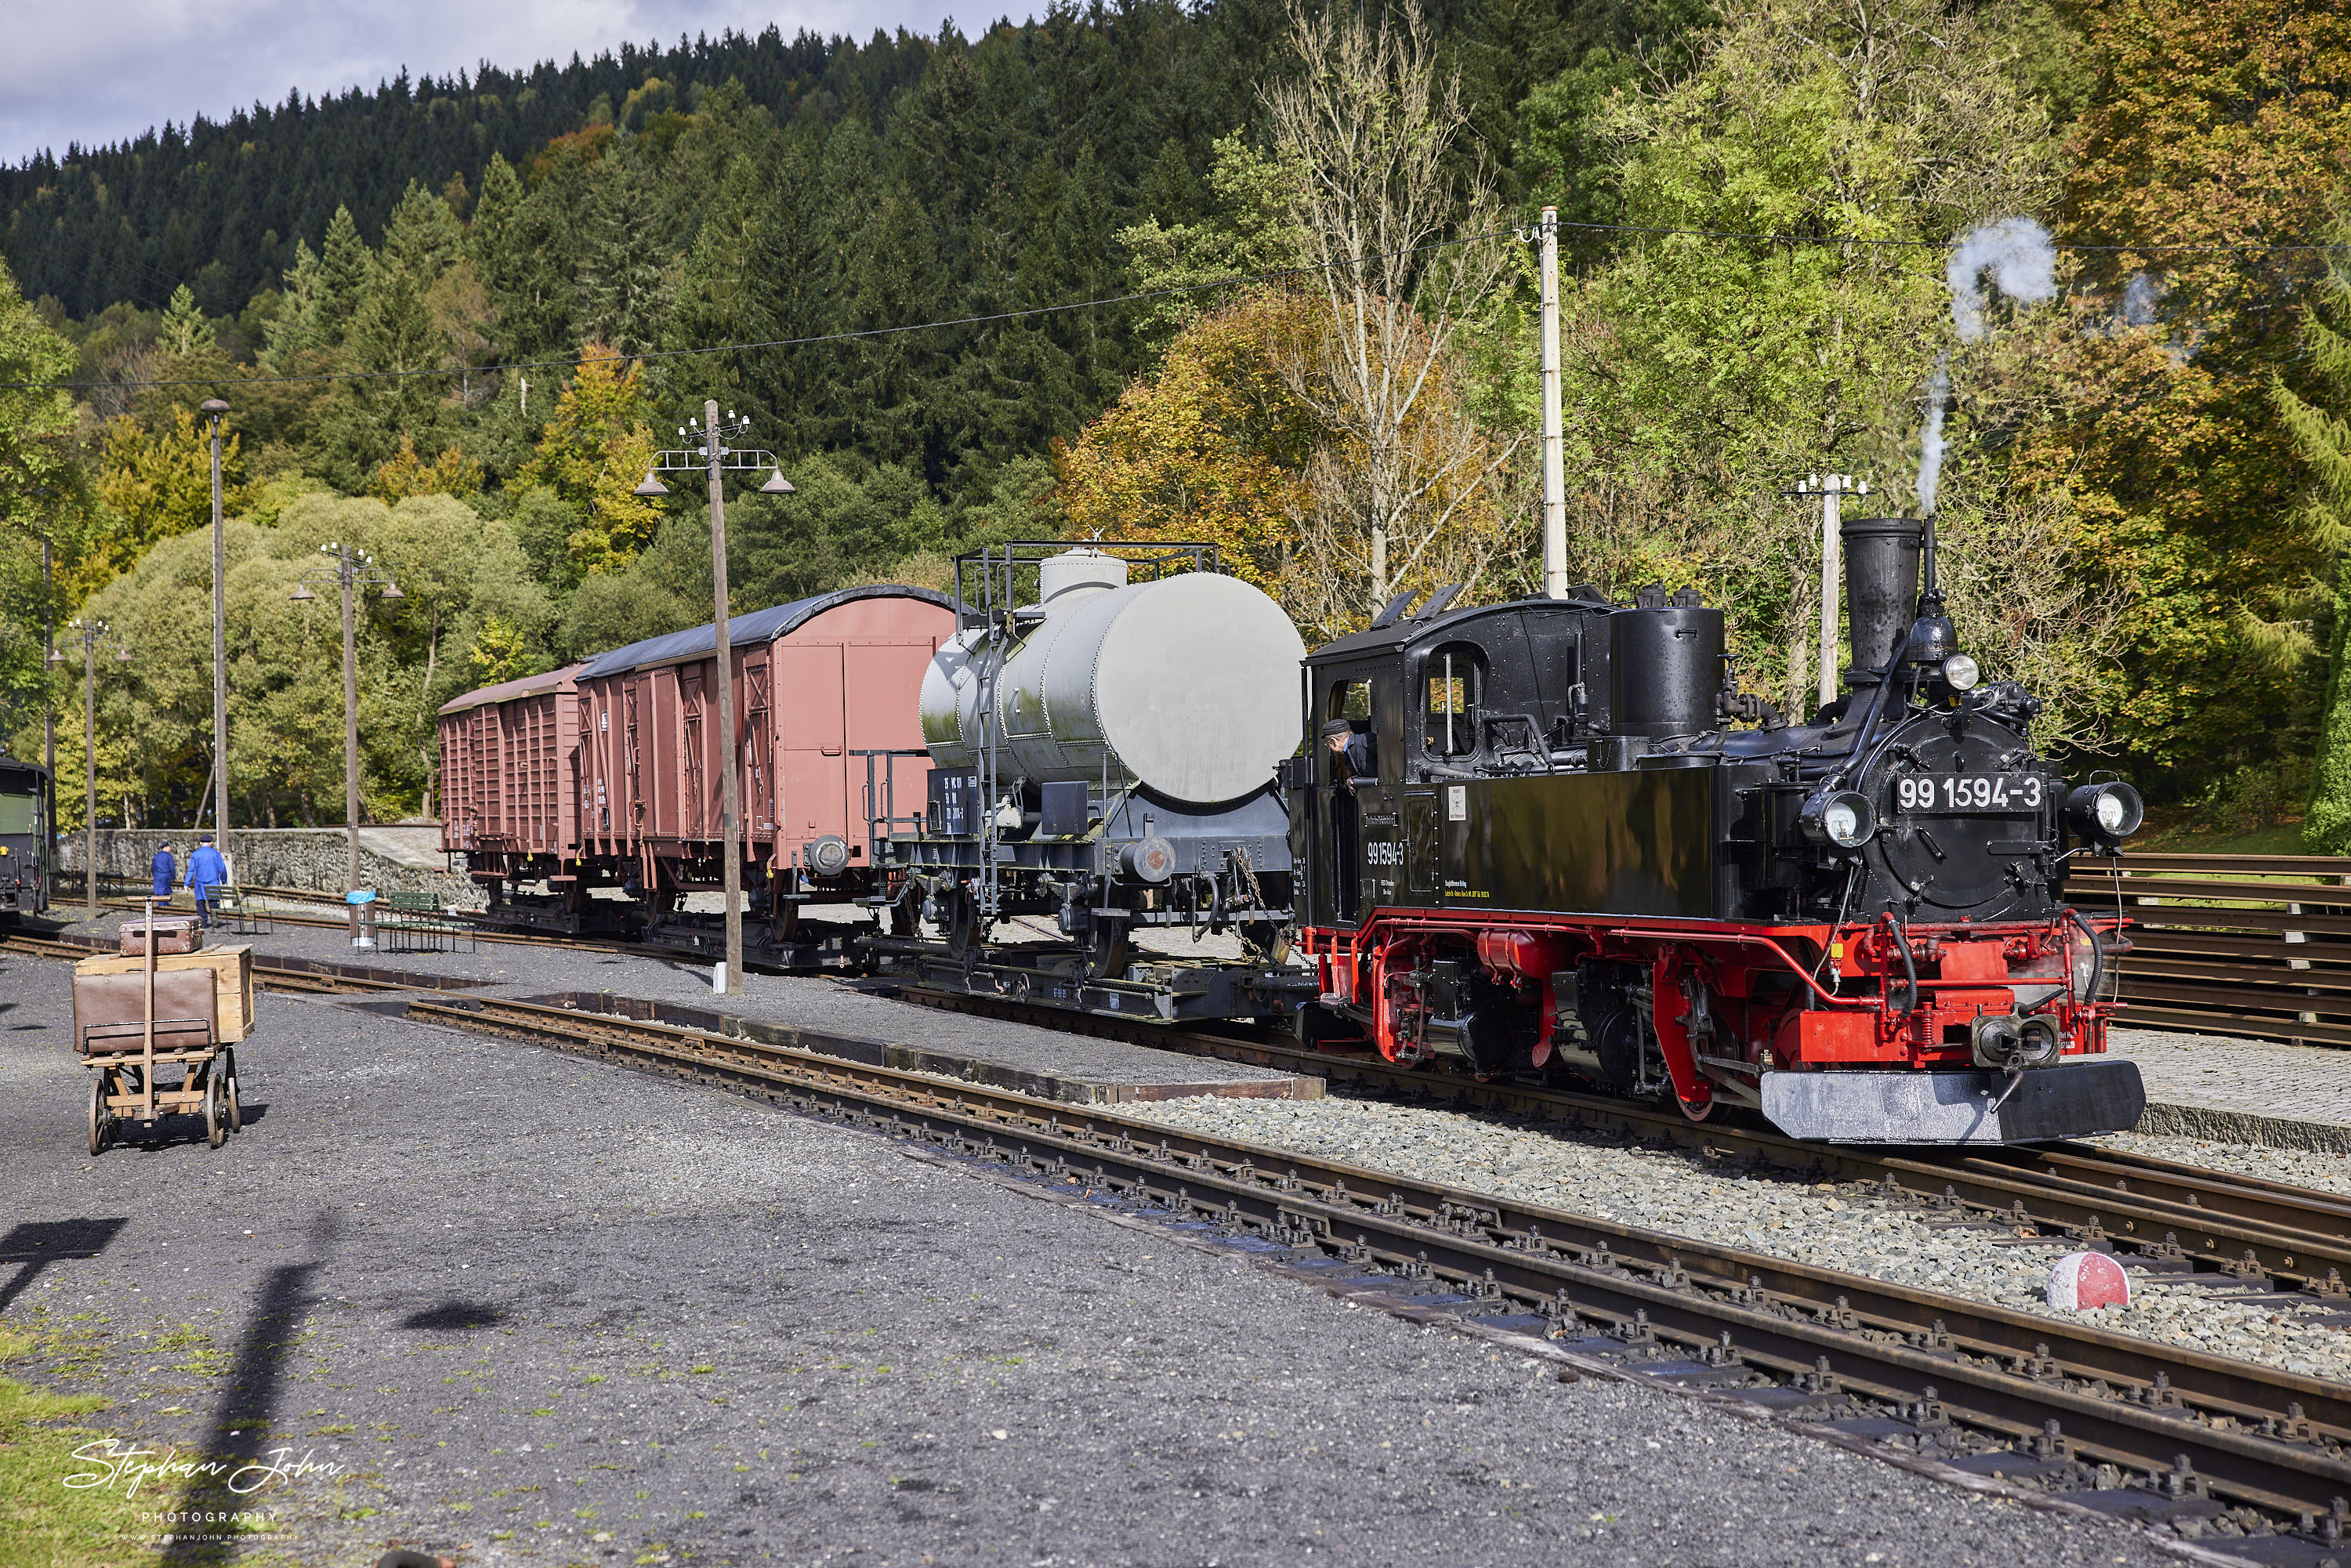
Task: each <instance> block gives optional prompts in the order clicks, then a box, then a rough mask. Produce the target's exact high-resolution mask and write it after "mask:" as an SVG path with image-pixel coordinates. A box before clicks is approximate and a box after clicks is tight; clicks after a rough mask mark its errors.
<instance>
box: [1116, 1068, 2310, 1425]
mask: <svg viewBox="0 0 2351 1568" xmlns="http://www.w3.org/2000/svg"><path fill="white" fill-rule="evenodd" d="M1123 1109H1125V1110H1127V1111H1129V1112H1130V1113H1133V1114H1135V1115H1138V1116H1144V1117H1147V1118H1149V1119H1151V1120H1153V1121H1156V1122H1161V1123H1165V1124H1167V1125H1170V1126H1176V1127H1183V1128H1186V1129H1189V1130H1191V1131H1194V1132H1202V1133H1213V1134H1219V1135H1223V1136H1230V1137H1239V1138H1246V1139H1249V1140H1251V1141H1253V1142H1256V1143H1259V1144H1264V1145H1269V1146H1271V1147H1274V1148H1283V1149H1297V1150H1299V1151H1301V1152H1302V1153H1308V1154H1313V1155H1322V1156H1324V1157H1328V1158H1333V1159H1340V1160H1345V1161H1347V1162H1348V1163H1350V1164H1353V1165H1358V1166H1364V1167H1366V1168H1367V1169H1373V1170H1382V1171H1391V1172H1394V1173H1396V1174H1398V1175H1402V1176H1414V1177H1417V1178H1421V1179H1424V1180H1431V1181H1438V1182H1443V1183H1447V1184H1448V1185H1451V1186H1463V1187H1470V1188H1474V1189H1476V1190H1478V1191H1480V1192H1490V1193H1493V1194H1495V1195H1497V1196H1499V1197H1509V1198H1512V1199H1514V1200H1518V1201H1520V1202H1527V1203H1538V1204H1548V1205H1551V1206H1552V1207H1558V1208H1565V1209H1573V1210H1576V1211H1578V1212H1582V1213H1588V1214H1593V1215H1597V1216H1600V1217H1601V1218H1607V1219H1613V1220H1615V1221H1617V1222H1618V1223H1620V1224H1625V1225H1633V1226H1639V1227H1642V1228H1646V1229H1650V1230H1659V1231H1664V1232H1666V1233H1667V1234H1669V1235H1675V1236H1687V1237H1690V1238H1692V1239H1698V1240H1703V1241H1712V1242H1718V1243H1720V1244H1723V1245H1726V1246H1732V1247H1744V1248H1749V1249H1753V1250H1755V1251H1758V1252H1767V1253H1771V1254H1772V1255H1773V1256H1776V1257H1782V1258H1789V1259H1793V1260H1797V1261H1800V1262H1805V1263H1813V1264H1817V1265H1819V1266H1821V1267H1823V1268H1830V1269H1843V1270H1849V1271H1851V1272H1854V1273H1856V1274H1865V1275H1868V1276H1869V1277H1871V1278H1873V1279H1877V1280H1884V1281H1891V1282H1895V1283H1899V1284H1906V1285H1915V1286H1918V1287H1920V1288H1922V1289H1927V1290H1935V1291H1948V1292H1949V1293H1950V1294H1953V1295H1959V1296H1971V1297H1974V1298H1976V1299H1978V1300H1980V1301H1997V1302H1999V1303H2000V1304H2001V1305H2003V1306H2008V1307H2015V1308H2020V1309H2022V1310H2024V1311H2027V1312H2040V1313H2042V1314H2043V1315H2045V1316H2050V1317H2061V1316H2062V1317H2074V1316H2077V1314H2073V1313H2064V1312H2058V1311H2057V1310H2056V1309H2054V1308H2052V1307H2051V1306H2049V1304H2048V1301H2047V1298H2046V1290H2047V1285H2048V1280H2049V1268H2050V1265H2051V1264H2052V1263H2053V1262H2054V1261H2055V1260H2057V1259H2058V1258H2059V1257H2060V1256H2061V1255H2063V1254H2064V1252H2065V1251H2066V1250H2067V1249H2066V1248H2065V1247H2064V1246H2063V1245H2057V1244H2048V1243H2024V1242H2020V1241H2016V1240H2012V1239H2011V1240H2009V1241H2006V1242H2003V1241H2002V1240H2001V1238H1999V1237H1998V1236H1996V1235H1994V1234H1992V1233H1991V1232H1988V1231H1985V1230H1982V1229H1978V1228H1959V1227H1953V1226H1949V1225H1938V1224H1933V1223H1929V1222H1928V1220H1927V1219H1926V1218H1924V1217H1922V1216H1920V1215H1918V1214H1917V1212H1916V1211H1914V1210H1910V1209H1907V1208H1901V1207H1891V1206H1888V1205H1886V1204H1884V1203H1882V1202H1880V1201H1879V1200H1878V1199H1877V1198H1876V1197H1875V1196H1874V1190H1875V1189H1874V1188H1873V1187H1872V1186H1871V1185H1870V1184H1867V1183H1855V1184H1848V1185H1846V1186H1843V1187H1839V1186H1835V1185H1834V1184H1829V1183H1823V1184H1820V1185H1817V1186H1808V1185H1806V1184H1804V1183H1802V1182H1800V1181H1797V1180H1795V1179H1793V1178H1790V1177H1782V1176H1773V1175H1769V1174H1762V1175H1757V1174H1749V1173H1745V1172H1735V1171H1729V1170H1724V1169H1721V1168H1719V1167H1717V1166H1713V1165H1712V1164H1711V1163H1710V1162H1707V1161H1704V1160H1702V1159H1700V1158H1699V1157H1698V1156H1697V1155H1686V1154H1683V1153H1680V1152H1678V1151H1674V1152H1667V1151H1661V1150H1656V1149H1643V1148H1625V1147H1622V1146H1618V1145H1603V1144H1594V1143H1585V1142H1582V1141H1578V1140H1576V1139H1573V1138H1570V1137H1564V1136H1562V1135H1561V1134H1558V1133H1556V1132H1555V1131H1552V1130H1550V1129H1541V1130H1538V1129H1536V1128H1533V1127H1531V1126H1527V1125H1524V1124H1511V1123H1509V1122H1505V1121H1500V1120H1497V1119H1492V1118H1488V1117H1481V1116H1479V1115H1475V1114H1470V1113H1463V1112H1458V1111H1443V1110H1431V1109H1424V1108H1421V1107H1417V1106H1409V1105H1395V1104H1388V1103H1383V1102H1380V1101H1375V1100H1365V1099H1358V1098H1353V1097H1350V1096H1345V1095H1332V1096H1330V1097H1327V1098H1324V1099H1322V1100H1309V1101H1295V1102H1270V1101H1248V1102H1244V1101H1228V1100H1225V1101H1208V1100H1168V1101H1161V1102H1158V1103H1154V1104H1148V1105H1135V1106H1128V1107H1124V1108H1123ZM2143 1141H2145V1142H2149V1143H2164V1144H2168V1143H2174V1142H2181V1141H2184V1140H2167V1139H2154V1140H2143ZM2150 1152H2161V1153H2164V1154H2165V1155H2166V1157H2169V1158H2177V1157H2179V1155H2177V1154H2176V1153H2174V1152H2171V1151H2168V1150H2164V1151H2154V1150H2151V1151H2150ZM2260 1153H2261V1154H2262V1155H2270V1154H2272V1153H2273V1151H2269V1150H2262V1151H2260ZM2312 1157H2314V1158H2316V1157H2322V1156H2312ZM2338 1163H2351V1162H2338ZM2314 1310H2324V1309H2317V1308H2314ZM2078 1315H2079V1316H2086V1317H2088V1318H2089V1319H2091V1321H2093V1322H2097V1323H2099V1324H2101V1325H2102V1326H2104V1327H2106V1328H2111V1329H2115V1330H2117V1331H2119V1332H2121V1333H2129V1334H2136V1335H2138V1336H2140V1337H2141V1338H2145V1339H2150V1340H2155V1341H2158V1342H2160V1343H2167V1344H2177V1345H2186V1346H2190V1347H2194V1348H2198V1349H2202V1350H2207V1351H2211V1352H2214V1353H2216V1354H2222V1355H2233V1356H2241V1357H2243V1358H2245V1359H2248V1360H2252V1361H2260V1362H2263V1363H2266V1364H2270V1365H2273V1366H2281V1367H2284V1368H2286V1369H2288V1370H2290V1371H2294V1372H2300V1373H2306V1374H2309V1375H2314V1376H2319V1377H2332V1378H2339V1379H2351V1333H2346V1332H2344V1331H2343V1330H2341V1329H2337V1328H2333V1327H2328V1326H2325V1325H2324V1324H2321V1323H2316V1322H2308V1321H2305V1319H2304V1316H2303V1315H2302V1312H2301V1311H2300V1310H2299V1309H2295V1308H2288V1309H2285V1310H2283V1311H2281V1310H2280V1309H2279V1307H2278V1306H2277V1305H2276V1303H2275V1302H2274V1301H2271V1302H2266V1303H2262V1304H2258V1305H2257V1304H2253V1303H2250V1302H2243V1301H2226V1300H2216V1299H2215V1298H2214V1297H2213V1296H2212V1295H2211V1294H2210V1293H2208V1292H2207V1291H2204V1290H2201V1289H2199V1288H2197V1287H2194V1286H2190V1285H2185V1284H2179V1283H2172V1282H2167V1281H2164V1280H2163V1278H2162V1277H2160V1276H2151V1275H2147V1274H2144V1273H2135V1278H2134V1281H2133V1283H2132V1288H2131V1303H2130V1305H2129V1306H2127V1307H2105V1308H2099V1309H2097V1310H2095V1311H2094V1312H2088V1313H2085V1314H2078Z"/></svg>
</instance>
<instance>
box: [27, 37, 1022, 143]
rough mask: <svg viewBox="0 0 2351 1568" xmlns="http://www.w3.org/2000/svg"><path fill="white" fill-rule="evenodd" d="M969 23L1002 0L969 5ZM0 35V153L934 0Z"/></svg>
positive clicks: (97, 140) (92, 140)
mask: <svg viewBox="0 0 2351 1568" xmlns="http://www.w3.org/2000/svg"><path fill="white" fill-rule="evenodd" d="M967 9H968V10H969V11H970V16H967V17H958V18H957V19H958V21H959V22H960V23H961V24H962V26H964V28H965V30H966V31H967V32H976V31H977V30H978V28H979V26H984V25H985V24H986V23H987V22H988V21H992V20H993V19H994V18H995V17H996V16H998V14H999V13H1001V12H1004V11H1007V10H1009V11H1012V12H1015V13H1017V14H1021V15H1026V14H1028V11H1029V7H1027V6H1024V5H1005V4H1004V3H1003V0H997V4H996V5H993V6H992V7H987V8H986V15H985V16H983V15H982V9H983V8H982V7H977V6H972V7H967ZM8 10H9V16H8V23H7V29H6V31H7V47H5V49H0V159H5V160H6V161H7V162H12V163H13V162H19V161H21V160H22V159H24V158H26V157H27V156H29V155H30V154H32V153H33V152H37V151H38V150H40V149H41V148H43V147H48V148H52V149H54V150H55V151H57V152H64V151H65V149H66V146H67V144H68V142H74V141H78V142H81V143H82V144H84V145H85V146H87V145H92V144H97V143H103V142H108V141H120V140H121V139H122V138H124V137H127V136H135V135H137V134H138V133H139V132H140V131H144V130H146V129H147V128H149V127H150V126H156V125H161V124H162V122H163V121H165V120H172V121H173V122H175V123H178V124H182V125H184V124H186V123H187V122H188V121H189V120H193V119H194V118H195V117H196V116H197V115H198V114H203V115H205V116H207V117H209V118H211V119H214V120H220V119H223V118H225V116H227V115H228V114H229V113H231V112H232V111H234V110H236V109H237V108H239V107H244V106H249V105H251V104H252V103H253V102H254V101H255V100H256V99H259V100H261V101H263V102H266V103H279V102H283V101H284V100H285V98H286V93H287V89H289V88H299V89H301V90H302V92H303V93H304V95H305V96H308V97H316V96H319V95H320V94H323V93H329V92H340V91H341V90H342V89H345V88H349V87H359V88H373V87H374V86H375V84H376V83H377V82H378V81H381V80H383V79H384V78H389V77H391V76H392V75H394V74H395V73H397V72H398V71H399V69H400V68H401V67H402V66H403V65H404V66H406V67H407V68H408V69H409V70H410V72H411V73H412V74H413V75H417V76H424V75H432V76H436V77H437V76H444V75H448V74H451V73H454V72H455V71H458V70H469V69H471V68H473V67H474V66H475V64H476V63H478V62H479V61H482V60H489V61H491V62H493V63H495V64H496V65H500V66H504V67H507V68H518V67H523V66H528V65H529V64H531V63H532V62H533V61H536V60H540V59H547V58H557V59H569V57H571V55H572V53H573V52H574V51H577V52H579V53H580V54H582V55H592V54H594V53H596V52H597V51H599V50H601V49H609V48H611V47H615V46H617V45H618V44H620V43H622V41H623V40H630V41H634V42H636V43H640V44H643V43H649V42H653V41H654V40H659V41H661V42H662V43H664V44H666V43H669V42H672V41H674V39H676V38H677V37H678V36H679V35H680V34H689V35H690V34H695V33H705V32H706V33H716V32H719V31H721V30H723V29H725V28H728V27H733V28H736V29H738V30H741V31H745V32H757V31H758V30H759V29H760V28H762V27H765V26H768V24H769V23H771V22H772V23H774V24H775V25H776V26H779V27H781V28H782V29H783V30H784V32H785V33H786V34H788V35H789V34H791V33H795V32H798V31H799V29H800V28H802V27H807V28H810V29H812V30H814V31H816V32H819V33H828V34H830V33H844V32H845V33H851V34H854V35H856V36H858V37H865V36H867V35H869V34H871V33H872V30H873V29H874V28H876V27H883V28H896V27H901V26H904V27H909V28H912V29H914V30H915V31H918V32H925V33H927V32H930V31H932V30H934V29H935V27H936V26H938V24H939V22H940V20H941V18H942V17H943V16H946V15H948V14H950V7H949V5H946V4H945V3H944V0H879V3H868V4H857V3H854V0H781V3H780V4H778V3H777V0H769V3H768V4H767V5H758V4H754V3H750V0H201V3H199V0H93V3H92V4H91V5H89V9H87V10H85V9H83V8H82V7H81V6H79V5H34V4H30V3H22V4H18V5H12V6H10V7H9V8H8Z"/></svg>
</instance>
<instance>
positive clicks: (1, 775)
mask: <svg viewBox="0 0 2351 1568" xmlns="http://www.w3.org/2000/svg"><path fill="white" fill-rule="evenodd" d="M56 820H57V818H56V810H55V801H54V800H53V799H52V797H51V795H50V788H49V770H48V769H47V768H43V767H42V766H40V765H39V764H38V763H35V762H23V761H19V760H18V759H17V758H14V757H10V756H8V755H6V754H5V753H0V926H5V925H15V924H16V921H17V920H18V919H20V918H21V917H23V916H25V915H40V914H43V913H45V912H47V909H48V907H49V879H50V875H51V867H50V863H49V855H50V845H51V844H52V843H53V842H55V835H54V832H53V831H52V826H51V824H52V823H54V822H55V821H56Z"/></svg>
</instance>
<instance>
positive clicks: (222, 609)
mask: <svg viewBox="0 0 2351 1568" xmlns="http://www.w3.org/2000/svg"><path fill="white" fill-rule="evenodd" d="M198 412H200V413H203V414H204V416H205V417H206V418H208V419H210V420H211V421H212V423H213V431H212V435H213V831H214V833H215V834H216V835H217V836H218V837H219V839H220V848H221V852H222V853H223V854H226V853H227V852H228V552H227V550H226V549H225V546H224V545H223V543H222V540H221V416H222V415H224V414H225V413H228V404H226V403H225V402H222V401H221V400H220V399H218V398H208V399H206V400H205V401H204V404H203V406H202V407H201V409H200V410H199V411H198ZM203 825H204V824H202V823H201V822H199V823H198V824H197V826H199V827H202V826H203Z"/></svg>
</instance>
